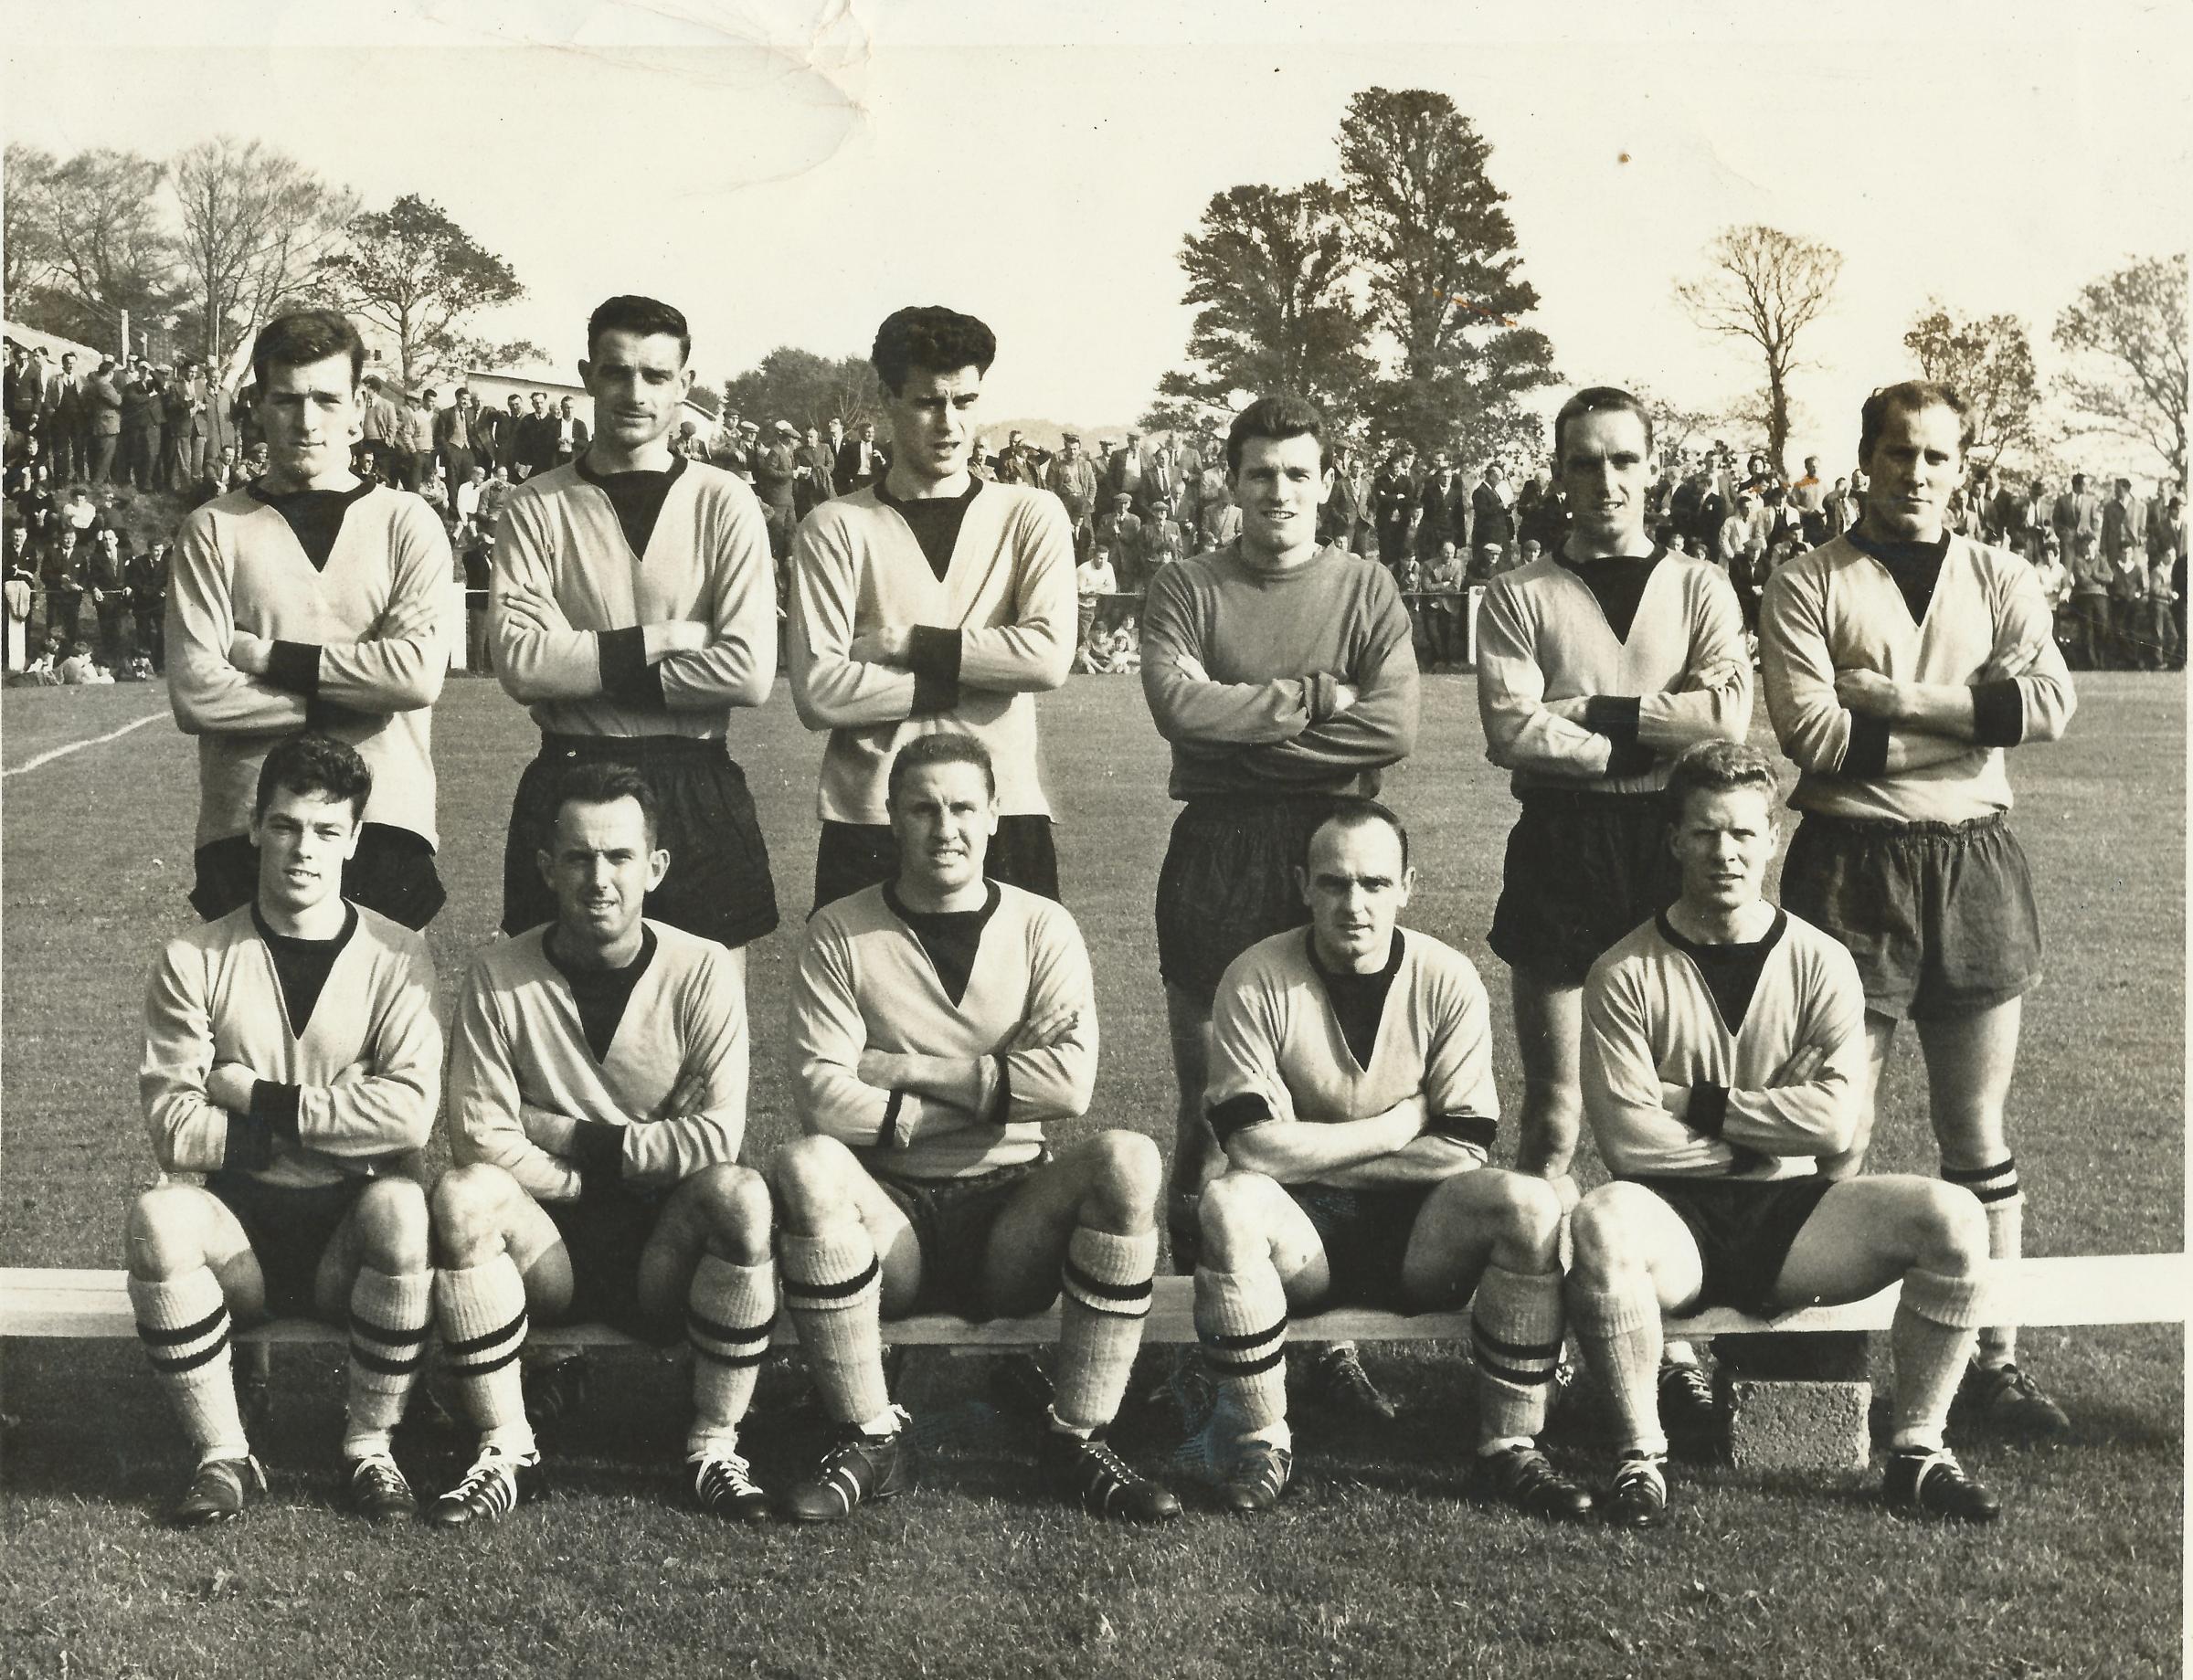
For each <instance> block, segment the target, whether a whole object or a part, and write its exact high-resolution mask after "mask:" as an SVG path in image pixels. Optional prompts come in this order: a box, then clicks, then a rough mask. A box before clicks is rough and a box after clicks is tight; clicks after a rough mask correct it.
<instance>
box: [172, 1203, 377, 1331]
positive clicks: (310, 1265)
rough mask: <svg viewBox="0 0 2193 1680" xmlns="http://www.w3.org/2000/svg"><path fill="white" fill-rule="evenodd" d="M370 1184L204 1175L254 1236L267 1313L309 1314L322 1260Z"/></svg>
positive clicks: (253, 1248) (277, 1315) (285, 1315)
mask: <svg viewBox="0 0 2193 1680" xmlns="http://www.w3.org/2000/svg"><path fill="white" fill-rule="evenodd" d="M368 1182H370V1180H368V1179H365V1178H344V1179H343V1180H342V1181H341V1182H340V1183H337V1184H323V1185H313V1186H309V1187H304V1188H299V1187H296V1186H292V1185H286V1184H268V1183H266V1182H264V1181H263V1180H261V1179H260V1178H254V1177H253V1176H252V1175H251V1174H249V1173H247V1172H215V1173H208V1174H207V1176H206V1188H207V1189H209V1190H211V1191H212V1192H213V1193H214V1194H215V1195H216V1196H217V1197H219V1198H220V1199H221V1202H222V1205H223V1206H225V1207H226V1208H227V1209H228V1211H229V1212H231V1213H233V1214H235V1215H236V1222H237V1223H238V1224H239V1225H241V1226H242V1227H243V1228H244V1235H245V1236H246V1237H247V1238H249V1240H250V1243H251V1252H252V1254H253V1256H254V1257H255V1258H256V1259H257V1260H258V1261H259V1274H260V1276H261V1277H262V1278H264V1279H265V1280H266V1284H267V1315H268V1316H269V1317H271V1318H302V1317H307V1316H310V1315H311V1314H312V1313H313V1307H314V1302H313V1296H314V1294H315V1292H316V1286H317V1284H318V1283H319V1280H320V1262H321V1259H322V1257H323V1256H324V1255H325V1254H326V1252H327V1245H328V1244H329V1243H330V1242H334V1238H335V1231H336V1229H337V1227H339V1226H340V1225H341V1224H342V1223H343V1221H344V1220H345V1219H347V1218H349V1217H350V1210H351V1209H352V1208H354V1207H355V1206H356V1205H357V1200H358V1198H359V1197H360V1196H361V1195H363V1194H364V1193H365V1186H366V1185H367V1183H368Z"/></svg>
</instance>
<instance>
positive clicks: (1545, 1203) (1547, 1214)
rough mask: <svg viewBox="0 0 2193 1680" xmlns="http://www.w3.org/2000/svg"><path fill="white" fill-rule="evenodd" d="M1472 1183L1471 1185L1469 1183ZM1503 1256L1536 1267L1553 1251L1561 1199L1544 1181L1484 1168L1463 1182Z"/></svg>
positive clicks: (1559, 1227) (1557, 1235)
mask: <svg viewBox="0 0 2193 1680" xmlns="http://www.w3.org/2000/svg"><path fill="white" fill-rule="evenodd" d="M1472 1180H1474V1181H1475V1182H1472ZM1463 1182H1465V1183H1468V1184H1469V1185H1470V1189H1471V1190H1472V1192H1473V1193H1474V1195H1475V1197H1476V1199H1477V1204H1478V1209H1479V1210H1481V1212H1480V1217H1482V1218H1483V1219H1484V1220H1486V1223H1487V1225H1488V1228H1489V1229H1490V1231H1491V1232H1492V1238H1493V1242H1494V1245H1495V1247H1496V1249H1498V1250H1500V1251H1502V1252H1503V1254H1504V1257H1505V1258H1508V1259H1512V1260H1522V1261H1526V1262H1528V1263H1530V1264H1531V1266H1533V1267H1537V1266H1541V1265H1542V1264H1543V1263H1544V1262H1545V1261H1546V1260H1547V1258H1548V1257H1550V1256H1551V1255H1552V1253H1553V1251H1554V1246H1555V1244H1556V1242H1558V1241H1559V1239H1560V1235H1561V1197H1560V1195H1559V1194H1558V1193H1557V1192H1556V1191H1555V1190H1554V1189H1553V1187H1552V1185H1551V1184H1550V1183H1548V1182H1547V1181H1546V1180H1545V1179H1543V1178H1534V1177H1532V1176H1531V1175H1529V1174H1526V1173H1516V1172H1503V1171H1501V1170H1500V1169H1499V1168H1485V1169H1483V1170H1481V1171H1478V1172H1476V1173H1473V1174H1471V1175H1469V1178H1467V1179H1465V1180H1463Z"/></svg>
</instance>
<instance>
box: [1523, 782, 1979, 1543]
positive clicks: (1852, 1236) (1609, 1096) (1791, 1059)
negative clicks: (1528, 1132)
mask: <svg viewBox="0 0 2193 1680" xmlns="http://www.w3.org/2000/svg"><path fill="white" fill-rule="evenodd" d="M1667 798H1668V800H1669V813H1670V823H1671V826H1672V838H1671V840H1670V844H1671V846H1672V848H1673V850H1674V854H1675V859H1676V862H1677V865H1678V867H1679V872H1680V882H1681V884H1680V889H1679V894H1678V896H1677V899H1676V902H1675V903H1673V904H1672V905H1670V906H1669V908H1668V909H1667V910H1666V911H1664V912H1662V913H1661V914H1658V915H1657V916H1655V917H1654V918H1653V919H1652V920H1651V921H1648V922H1647V923H1646V924H1644V925H1642V926H1641V927H1639V928H1637V930H1636V931H1635V932H1634V933H1632V934H1630V935H1629V936H1628V937H1626V938H1625V939H1623V940H1622V941H1620V942H1619V943H1618V944H1616V946H1614V947H1613V948H1612V949H1611V950H1609V951H1608V952H1607V953H1606V954H1605V956H1602V957H1601V958H1600V959H1599V960H1598V962H1597V963H1595V964H1594V965H1593V967H1592V972H1591V977H1590V978H1589V979H1588V980H1587V981H1586V982H1585V984H1584V1118H1585V1121H1586V1123H1587V1124H1588V1125H1590V1127H1591V1130H1592V1136H1593V1140H1594V1142H1595V1143H1596V1144H1597V1145H1598V1147H1599V1153H1600V1155H1601V1157H1603V1158H1604V1159H1605V1162H1606V1165H1607V1168H1608V1170H1609V1171H1610V1172H1612V1173H1613V1174H1614V1175H1615V1176H1614V1179H1613V1181H1612V1182H1610V1183H1607V1184H1605V1185H1602V1186H1601V1187H1600V1188H1599V1189H1595V1190H1594V1191H1593V1192H1592V1193H1591V1194H1590V1195H1588V1196H1586V1197H1585V1198H1584V1199H1583V1200H1582V1201H1581V1202H1580V1203H1579V1204H1578V1205H1577V1208H1576V1210H1575V1212H1574V1213H1573V1215H1572V1216H1571V1220H1570V1234H1571V1237H1572V1239H1573V1244H1574V1258H1573V1261H1572V1263H1571V1264H1570V1268H1569V1278H1568V1285H1567V1287H1568V1302H1569V1324H1570V1326H1571V1327H1572V1328H1573V1331H1574V1333H1575V1335H1576V1337H1577V1340H1578V1342H1579V1344H1580V1345H1581V1347H1582V1348H1583V1352H1584V1362H1585V1366H1586V1368H1588V1369H1589V1370H1590V1371H1591V1373H1592V1374H1593V1376H1594V1378H1595V1379H1597V1380H1598V1382H1599V1385H1600V1386H1601V1387H1602V1388H1603V1389H1605V1392H1606V1393H1607V1394H1608V1395H1609V1396H1610V1397H1611V1399H1612V1401H1613V1405H1614V1411H1615V1421H1616V1435H1617V1440H1616V1460H1615V1467H1614V1474H1613V1480H1612V1485H1611V1486H1610V1488H1609V1490H1608V1492H1607V1493H1606V1495H1605V1496H1604V1497H1603V1499H1602V1501H1601V1506H1602V1508H1603V1509H1604V1510H1605V1513H1606V1516H1607V1518H1608V1520H1609V1521H1610V1522H1612V1523H1614V1524H1616V1526H1618V1527H1631V1528H1649V1527H1657V1526H1658V1524H1659V1523H1661V1522H1662V1521H1663V1520H1665V1517H1666V1514H1667V1508H1668V1484H1667V1474H1666V1469H1665V1463H1666V1457H1667V1451H1668V1437H1667V1435H1666V1433H1665V1432H1664V1431H1663V1430H1662V1428H1661V1420H1660V1416H1659V1408H1658V1393H1657V1389H1656V1381H1655V1378H1656V1373H1657V1372H1658V1367H1659V1359H1660V1320H1661V1315H1662V1314H1663V1313H1687V1312H1692V1311H1695V1310H1697V1309H1699V1308H1700V1307H1709V1306H1734V1307H1738V1308H1741V1309H1742V1310H1743V1311H1745V1312H1750V1313H1769V1314H1771V1313H1776V1312H1783V1311H1786V1310H1788V1309H1790V1308H1792V1307H1796V1306H1805V1305H1815V1304H1819V1303H1830V1302H1841V1301H1858V1300H1862V1299H1864V1298H1865V1297H1866V1296H1868V1295H1870V1294H1874V1293H1876V1292H1877V1291H1879V1290H1881V1289H1884V1288H1886V1287H1887V1286H1888V1285H1890V1284H1895V1283H1898V1282H1901V1283H1902V1297H1901V1299H1900V1301H1899V1303H1898V1305H1897V1309H1896V1317H1895V1322H1894V1324H1893V1326H1892V1327H1891V1331H1890V1341H1891V1347H1892V1348H1893V1350H1894V1354H1895V1366H1896V1392H1895V1403H1894V1412H1893V1416H1892V1418H1891V1437H1890V1453H1889V1462H1888V1468H1887V1474H1886V1479H1885V1481H1884V1484H1883V1494H1884V1496H1885V1497H1886V1499H1887V1500H1888V1503H1889V1504H1890V1505H1891V1506H1893V1507H1895V1508H1897V1509H1900V1510H1907V1511H1914V1512H1921V1513H1924V1514H1927V1515H1931V1516H1944V1517H1949V1518H1953V1519H1957V1520H1962V1521H1966V1522H1986V1521H1990V1520H1992V1519H1993V1518H1994V1517H1995V1516H1996V1515H1997V1501H1996V1499H1995V1496H1994V1495H1992V1494H1990V1493H1988V1491H1987V1490H1986V1488H1984V1487H1981V1486H1980V1485H1977V1484H1976V1483H1975V1482H1973V1481H1972V1480H1970V1479H1969V1478H1968V1477H1967V1476H1966V1475H1965V1472H1964V1470H1963V1468H1962V1467H1961V1466H1960V1465H1959V1464H1958V1463H1957V1461H1956V1459H1955V1456H1954V1455H1953V1454H1952V1453H1950V1452H1949V1451H1948V1450H1947V1448H1946V1447H1945V1446H1944V1442H1943V1430H1944V1424H1945V1422H1946V1420H1947V1417H1948V1413H1949V1404H1950V1399H1951V1396H1952V1395H1953V1394H1955V1391H1956V1387H1957V1378H1958V1375H1959V1373H1960V1372H1961V1371H1962V1370H1963V1369H1964V1367H1965V1359H1966V1358H1967V1357H1968V1356H1969V1355H1970V1353H1971V1350H1972V1347H1973V1345H1974V1341H1975V1338H1976V1335H1977V1331H1978V1326H1979V1325H1980V1323H1981V1315H1982V1311H1983V1305H1984V1303H1983V1296H1982V1277H1981V1272H1982V1267H1983V1263H1984V1262H1985V1261H1986V1254H1987V1231H1986V1219H1985V1217H1984V1216H1983V1215H1982V1214H1981V1211H1980V1204H1979V1203H1978V1201H1976V1199H1974V1198H1973V1196H1972V1195H1971V1194H1970V1193H1969V1192H1968V1191H1966V1190H1964V1189H1960V1188H1958V1187H1957V1186H1955V1185H1950V1184H1944V1183H1943V1182H1942V1181H1941V1180H1939V1179H1935V1178H1920V1177H1917V1176H1914V1175H1906V1174H1896V1175H1884V1176H1881V1177H1878V1178H1853V1179H1849V1180H1838V1179H1835V1178H1829V1177H1828V1176H1827V1175H1826V1174H1825V1173H1824V1172H1822V1171H1821V1163H1822V1161H1823V1160H1825V1159H1830V1158H1832V1157H1836V1156H1837V1155H1838V1154H1839V1153H1840V1152H1842V1151H1843V1150H1845V1149H1847V1148H1848V1147H1849V1144H1850V1139H1851V1136H1852V1133H1853V1131H1854V1129H1855V1127H1856V1125H1857V1121H1858V1115H1859V1093H1860V1090H1861V1089H1862V1085H1863V1082H1864V1079H1865V1076H1866V1032H1865V1026H1864V995H1863V993H1862V992H1861V990H1860V989H1859V977H1858V970H1857V967H1856V966H1855V965H1854V964H1853V963H1852V961H1851V959H1850V955H1849V952H1847V951H1845V950H1844V949H1843V947H1842V946H1840V945H1838V944H1837V943H1836V941H1835V940H1834V939H1833V938H1831V937H1830V936H1829V935H1827V934H1824V933H1822V932H1821V931H1820V930H1819V929H1818V928H1817V927H1814V926H1813V925H1810V924H1809V923H1807V922H1805V921H1803V920H1801V919H1799V918H1798V917H1796V916H1795V915H1792V914H1788V913H1787V912H1786V911H1784V910H1778V909H1777V908H1776V907H1775V905H1774V904H1773V903H1769V902H1768V901H1767V900H1766V899H1765V898H1764V896H1763V895H1762V886H1763V882H1764V878H1765V874H1766V867H1767V864H1768V862H1769V861H1771V860H1772V858H1773V857H1774V851H1775V769H1774V763H1773V761H1772V760H1771V759H1770V758H1769V757H1768V756H1767V755H1765V754H1764V753H1762V752H1760V751H1758V750H1757V749H1756V748H1753V747H1750V746H1743V745H1737V744H1735V743H1732V742H1719V741H1717V742H1709V743H1706V744H1703V745H1699V746H1695V747H1692V748H1691V749H1690V751H1688V752H1686V753H1685V754H1684V755H1682V756H1681V757H1680V758H1679V759H1677V761H1676V764H1675V767H1674V769H1673V771H1672V772H1671V773H1670V775H1669V782H1668V792H1667Z"/></svg>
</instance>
